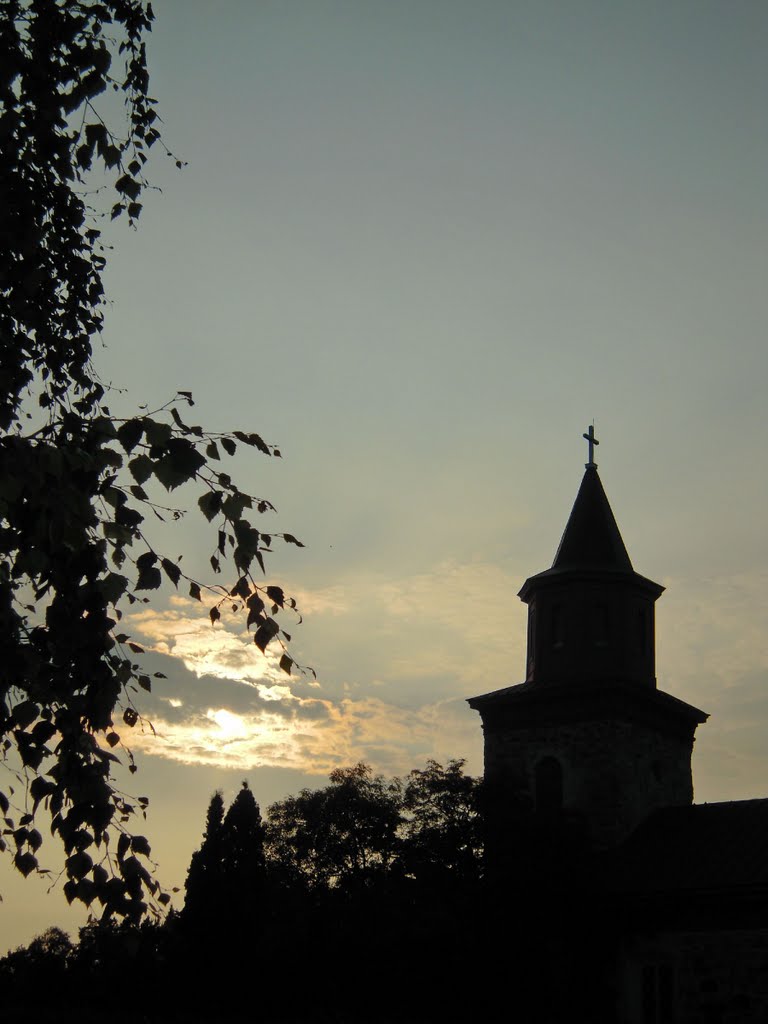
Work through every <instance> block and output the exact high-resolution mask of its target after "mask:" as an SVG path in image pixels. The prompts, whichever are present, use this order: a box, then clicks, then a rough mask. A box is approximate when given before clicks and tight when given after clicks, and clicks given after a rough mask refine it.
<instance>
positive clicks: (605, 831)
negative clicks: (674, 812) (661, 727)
mask: <svg viewBox="0 0 768 1024" xmlns="http://www.w3.org/2000/svg"><path fill="white" fill-rule="evenodd" d="M691 751H692V742H691V741H686V740H683V739H680V738H679V737H676V736H672V735H668V734H667V733H664V732H660V731H658V730H655V729H652V728H650V727H648V726H646V725H641V724H637V723H632V722H626V721H611V720H608V721H586V722H568V723H563V724H560V725H541V726H525V727H519V728H515V727H510V726H509V725H505V726H504V728H501V729H498V730H496V729H493V728H491V727H488V726H486V730H485V777H486V779H487V780H488V781H489V782H490V783H496V784H499V785H500V786H503V787H504V789H505V790H508V791H509V792H510V794H511V796H512V797H514V798H515V799H516V800H520V799H521V798H522V802H523V804H525V803H528V805H529V806H531V807H532V808H535V807H536V806H537V766H539V765H540V764H541V762H542V761H543V760H544V759H547V758H554V759H555V760H556V761H557V762H558V763H559V765H560V767H561V769H562V801H563V811H564V812H565V813H566V814H567V815H568V816H570V817H572V818H581V819H583V820H584V822H585V827H586V828H587V829H588V831H589V833H590V835H591V838H592V842H593V845H594V847H595V848H596V849H600V848H605V847H609V846H613V845H616V844H617V843H620V842H622V841H623V840H624V839H625V838H626V837H627V836H628V835H629V833H630V832H631V831H633V829H634V828H635V827H636V826H637V825H639V824H640V822H641V821H643V820H644V819H645V818H646V817H647V816H648V815H649V814H650V813H651V811H653V810H655V809H656V808H658V807H670V806H679V805H686V804H690V803H692V801H693V781H692V777H691ZM538 796H539V798H540V797H541V794H540V793H539V795H538Z"/></svg>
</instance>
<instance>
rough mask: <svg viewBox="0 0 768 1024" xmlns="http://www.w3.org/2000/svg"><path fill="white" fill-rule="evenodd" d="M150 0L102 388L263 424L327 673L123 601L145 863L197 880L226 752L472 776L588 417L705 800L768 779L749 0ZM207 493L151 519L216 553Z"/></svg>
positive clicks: (755, 123)
mask: <svg viewBox="0 0 768 1024" xmlns="http://www.w3.org/2000/svg"><path fill="white" fill-rule="evenodd" d="M153 6H154V9H155V13H156V16H157V20H156V24H155V29H154V31H153V33H152V35H151V37H150V39H149V43H148V59H149V64H150V73H151V80H152V93H153V95H155V96H156V97H157V99H158V100H159V103H160V108H161V112H162V117H163V131H164V139H165V141H166V143H167V145H168V146H169V147H170V148H171V149H172V150H173V152H174V154H175V155H176V156H178V157H179V158H181V159H183V160H184V161H187V166H186V167H184V168H183V170H181V171H178V170H177V169H176V168H175V166H174V163H173V161H171V160H166V159H163V157H162V154H158V157H157V159H156V160H155V164H154V166H153V167H152V175H151V176H152V180H153V181H154V182H155V183H156V184H157V185H158V186H159V190H158V191H156V192H153V193H152V194H151V195H149V196H148V198H147V201H146V205H145V210H144V213H143V215H142V219H141V223H140V225H139V230H138V231H136V232H133V231H131V230H130V229H128V228H127V226H126V227H123V226H120V225H119V222H118V225H116V226H115V228H114V237H113V239H112V240H113V242H114V246H115V248H114V252H113V253H112V255H111V259H110V262H109V266H108V272H107V289H108V294H109V298H110V307H109V310H108V314H107V323H106V329H105V332H104V339H103V340H104V345H105V347H104V349H103V350H102V351H100V352H99V353H98V356H97V365H98V367H99V370H100V372H101V374H102V376H103V378H104V379H105V380H107V381H110V382H112V383H113V385H114V386H115V388H120V389H125V390H124V393H122V392H121V393H115V396H114V401H113V402H112V403H111V405H112V407H113V411H115V412H116V413H120V414H124V415H129V414H130V412H131V411H132V410H134V409H135V408H137V406H138V405H139V404H141V403H148V404H149V406H150V407H154V406H157V405H160V404H162V403H163V402H165V401H166V400H167V399H168V398H170V397H171V396H172V395H173V394H174V393H175V391H176V390H177V389H184V390H190V391H192V392H193V393H194V396H195V400H196V405H195V408H194V410H191V411H190V413H189V418H190V419H192V413H194V414H195V419H194V422H197V423H200V424H202V425H203V426H205V427H206V428H209V429H213V430H228V429H243V430H248V431H250V430H255V431H258V432H259V433H260V434H261V435H262V436H263V437H264V438H265V440H267V441H269V442H271V443H276V444H278V445H279V446H280V449H281V451H282V455H283V458H282V459H281V460H278V459H272V460H269V459H266V458H264V457H263V456H259V455H258V454H254V453H253V451H252V450H251V449H248V450H247V451H241V450H238V452H237V454H236V456H235V457H234V458H233V459H232V460H231V463H232V475H233V477H235V478H236V479H238V480H239V482H240V486H241V487H242V488H243V489H244V490H247V491H250V492H252V493H255V494H258V495H259V496H262V497H265V498H268V499H269V500H270V501H272V502H273V503H274V505H275V506H276V508H277V512H276V513H269V514H268V515H266V516H265V517H264V521H263V522H260V523H259V524H258V525H259V526H260V528H263V529H264V530H272V531H273V532H278V531H287V532H290V533H293V534H295V535H296V536H297V537H299V538H300V539H301V540H302V541H303V543H304V545H305V546H304V547H303V548H296V547H292V546H285V547H282V546H278V545H276V550H275V554H274V556H273V558H272V559H271V560H270V561H269V562H268V566H267V573H268V580H267V582H271V583H279V584H281V585H282V586H284V588H285V590H286V592H288V593H290V594H292V595H293V596H294V597H295V598H296V600H297V602H298V605H299V608H300V610H301V613H302V616H303V622H302V623H301V625H297V627H296V629H295V630H294V629H292V627H291V626H290V625H288V624H287V623H286V627H287V628H288V629H289V631H290V632H292V634H293V645H292V649H293V651H294V653H295V655H296V657H297V658H298V660H299V661H300V662H302V663H304V664H308V665H311V666H313V668H314V669H315V671H316V672H317V681H316V682H315V681H314V680H313V679H312V678H311V677H296V676H292V677H291V678H290V679H289V678H288V677H286V676H285V675H284V674H283V673H281V672H280V671H279V670H278V669H277V666H276V663H275V658H274V657H268V658H264V657H262V656H261V655H260V653H259V652H258V650H257V649H256V648H255V647H254V645H253V643H252V642H249V638H248V636H247V634H246V633H245V631H244V629H243V623H242V621H241V620H240V619H238V618H237V617H236V616H225V617H224V618H223V620H222V622H221V623H219V624H217V626H216V627H215V628H213V627H212V626H211V624H210V621H209V620H208V618H207V615H206V613H205V609H202V610H201V608H200V606H199V605H198V604H197V602H192V601H190V600H188V599H187V598H186V597H185V596H184V594H183V593H178V594H177V593H175V592H173V590H172V588H171V589H170V590H169V591H163V592H162V593H161V594H160V595H159V596H158V598H157V600H153V602H152V604H151V605H150V606H146V607H144V609H143V610H142V611H140V612H138V613H136V614H135V615H134V616H133V617H132V619H131V621H130V627H131V631H132V633H133V635H134V636H135V637H136V638H137V639H139V640H141V641H142V642H143V643H144V644H145V646H146V647H147V650H148V651H149V652H150V653H148V655H147V657H146V663H147V665H148V667H149V668H151V669H152V670H153V671H155V670H157V671H162V672H164V673H165V675H166V676H167V680H164V681H158V685H157V687H156V689H155V690H154V692H153V693H152V694H151V695H147V696H146V700H144V703H143V704H142V710H143V711H144V712H145V713H146V715H147V717H148V718H149V719H151V721H152V723H153V725H154V728H155V733H156V735H153V734H152V733H151V731H150V730H148V729H147V730H145V731H144V733H141V732H140V731H139V730H138V728H137V729H136V730H134V733H133V735H132V736H131V737H130V745H131V747H132V749H133V751H134V753H135V756H136V759H137V763H138V765H139V772H138V773H137V775H136V776H133V777H131V776H127V775H126V777H125V779H123V778H122V776H121V777H120V779H119V781H120V784H121V785H124V786H125V788H126V790H127V791H128V792H131V793H134V794H136V795H147V796H148V797H149V798H150V805H149V815H148V821H147V823H146V827H145V831H146V834H147V836H148V837H149V839H150V841H151V843H152V847H153V854H154V856H155V858H156V860H157V862H158V869H157V871H158V877H159V878H160V879H161V880H162V882H163V883H164V884H165V885H167V886H168V887H172V886H177V887H183V882H184V877H185V873H186V868H187V866H188V863H189V858H190V856H191V854H192V852H193V850H194V849H195V848H196V847H197V846H198V845H199V843H200V839H201V835H202V830H203V825H204V818H205V811H206V808H207V804H208V801H209V799H210V796H211V794H212V793H213V792H214V790H215V789H217V788H220V789H222V790H223V791H224V794H225V798H226V799H227V800H229V799H231V798H232V797H233V796H234V794H235V792H236V791H237V789H238V788H239V785H240V782H241V780H242V779H248V781H249V783H250V785H251V788H252V789H253V791H254V793H255V795H256V798H257V799H258V800H259V802H260V804H261V805H262V808H266V807H267V806H268V805H269V804H270V803H271V802H273V801H275V800H278V799H280V798H281V797H284V796H286V795H288V794H289V793H294V792H297V791H298V790H299V789H301V788H302V787H304V786H309V787H317V786H320V785H323V784H324V783H325V781H326V779H327V774H328V772H329V771H331V770H332V769H333V768H334V767H337V766H339V765H349V764H353V763H355V762H356V761H358V760H365V761H367V762H369V763H370V764H371V765H373V767H374V768H375V769H376V770H377V771H379V772H382V773H384V774H386V775H391V774H403V773H405V772H407V771H409V770H410V769H411V768H415V767H420V766H423V764H424V762H425V760H426V759H427V758H429V757H434V758H437V759H438V760H441V761H445V760H447V759H448V758H452V757H463V758H466V760H467V767H468V770H470V771H471V772H473V773H474V774H480V773H481V771H482V736H481V730H480V723H479V718H478V716H477V714H476V713H475V712H473V711H471V710H470V709H469V708H468V707H467V706H466V704H465V699H466V698H467V697H470V696H473V695H476V694H478V693H483V692H486V691H488V690H492V689H497V688H499V687H502V686H506V685H511V684H513V683H516V682H520V681H521V680H522V679H523V677H524V663H525V651H524V644H525V608H524V606H523V605H522V604H521V602H520V601H519V600H518V598H517V596H516V595H517V592H518V590H519V589H520V586H521V585H522V583H523V581H524V580H525V579H526V577H528V576H530V575H533V574H534V573H536V572H539V571H541V570H543V569H545V568H547V567H548V566H549V565H550V564H551V562H552V559H553V557H554V554H555V551H556V549H557V545H558V542H559V539H560V536H561V534H562V531H563V528H564V526H565V523H566V520H567V518H568V514H569V511H570V508H571V505H572V503H573V499H574V497H575V495H576V492H577V489H578V486H579V483H580V479H581V475H582V473H583V466H584V463H585V461H586V457H587V452H586V443H585V442H584V441H583V440H582V437H581V435H582V433H583V432H584V431H585V430H586V428H587V426H588V424H589V423H591V422H592V421H594V423H595V431H596V435H597V437H598V438H599V440H600V445H599V447H598V448H597V450H596V460H597V462H598V464H599V469H600V474H601V478H602V481H603V484H604V486H605V489H606V492H607V494H608V497H609V499H610V501H611V504H612V507H613V510H614V513H615V516H616V519H617V521H618V524H619V527H620V529H621V532H622V535H623V538H624V541H625V544H626V546H627V549H628V551H629V554H630V557H631V558H632V561H633V564H634V567H635V569H636V570H637V571H638V572H640V573H642V574H643V575H645V576H648V577H650V578H651V579H654V580H657V581H658V582H659V583H661V584H663V586H664V587H665V588H666V592H665V593H664V595H663V596H662V598H661V599H660V601H659V602H658V605H657V672H658V682H659V686H660V687H661V688H662V689H664V690H666V691H668V692H671V693H673V694H674V695H676V696H678V697H680V698H682V699H684V700H686V701H688V702H690V703H692V704H694V705H695V706H697V707H700V708H702V709H703V710H704V711H706V712H708V713H709V714H710V716H711V717H710V720H709V721H708V722H707V723H706V724H705V725H703V726H701V727H700V728H699V731H698V737H697V741H696V746H695V752H694V759H693V768H694V787H695V799H696V800H697V802H703V801H716V800H731V799H740V798H747V797H754V796H766V795H768V750H767V749H766V743H765V736H766V730H767V729H768V654H767V653H766V644H765V635H766V610H767V608H768V552H767V550H766V544H765V541H764V532H765V523H766V520H767V519H768V474H767V473H766V460H765V444H766V414H765V396H764V390H765V381H766V371H767V370H768V346H766V343H765V329H766V324H768V288H767V287H766V281H767V280H768V231H767V230H766V229H767V228H768V187H767V185H766V182H767V181H768V177H767V175H766V172H767V171H768V124H766V121H767V120H768V103H766V97H768V64H766V61H765V53H766V51H768V7H766V5H765V4H764V3H763V2H762V0H731V2H729V3H724V2H722V0H719V2H711V0H675V2H674V3H670V2H669V0H660V2H655V0H644V2H643V3H629V2H625V3H616V2H612V0H611V2H609V0H581V2H580V3H578V4H574V3H573V2H572V0H545V2H541V0H535V2H534V0H532V2H523V0H473V2H472V3H468V2H466V0H462V2H459V0H387V2H383V0H354V2H352V0H346V2H345V0H259V2H258V3H254V2H252V0H227V2H226V3H220V4H210V3H208V2H202V0H157V2H156V3H154V4H153ZM241 447H242V446H241ZM196 498H197V494H196V493H195V492H194V491H192V492H190V493H189V494H183V495H182V496H181V497H180V498H179V499H178V500H179V501H184V502H186V504H187V505H188V506H189V507H191V508H193V507H194V504H195V501H196ZM174 501H176V497H174ZM197 519H199V517H196V516H195V515H194V513H190V515H189V516H187V517H185V518H184V519H183V520H182V521H181V522H180V523H177V524H174V525H173V527H172V528H171V529H170V530H169V531H166V533H165V534H163V535H161V542H162V543H163V544H164V545H165V546H166V549H167V550H168V551H169V552H171V553H172V554H179V553H182V552H183V554H184V559H185V562H184V564H185V565H186V566H187V571H188V572H190V573H192V572H193V571H194V572H196V573H199V574H200V576H201V577H202V578H205V579H207V578H209V576H210V571H209V572H208V574H207V575H206V566H207V560H208V557H209V555H210V554H211V550H212V548H213V546H214V544H215V537H214V536H212V534H211V531H210V529H206V528H205V524H204V523H201V522H198V521H197ZM163 538H165V539H163ZM171 549H172V550H171ZM126 739H127V737H126ZM50 846H51V848H50V849H49V851H48V854H47V856H48V858H49V861H48V862H49V863H50V864H51V865H52V866H54V867H55V865H56V852H55V850H54V848H53V845H52V844H50ZM44 850H45V847H44ZM55 877H56V875H55V872H54V874H53V875H52V876H49V878H48V880H45V879H41V878H30V879H28V880H27V881H22V880H21V878H20V877H19V876H17V875H15V874H14V873H13V872H12V871H11V869H10V867H9V866H8V864H7V863H6V861H5V859H3V860H2V861H0V892H1V893H2V895H3V898H4V903H3V904H2V906H0V949H5V948H8V947H13V946H15V945H18V944H19V943H21V942H28V941H29V940H30V939H31V938H32V937H33V936H34V935H35V934H38V933H39V932H40V931H42V930H43V929H44V928H45V927H47V926H48V925H50V924H59V925H61V926H62V927H65V928H67V929H68V930H70V931H71V932H73V933H74V932H76V929H77V927H78V926H79V925H80V924H82V923H84V920H85V914H84V913H83V912H82V911H80V910H79V909H75V908H68V907H67V906H66V902H65V900H64V898H63V896H62V894H61V884H62V880H61V879H59V880H58V882H56V881H55ZM51 885H53V887H52V891H50V892H48V891H47V890H48V889H49V887H51Z"/></svg>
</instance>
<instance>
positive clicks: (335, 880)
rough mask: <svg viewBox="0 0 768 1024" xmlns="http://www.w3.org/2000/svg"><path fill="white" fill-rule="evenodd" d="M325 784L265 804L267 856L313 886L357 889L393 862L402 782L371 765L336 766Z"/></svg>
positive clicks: (384, 871) (397, 847) (376, 876)
mask: <svg viewBox="0 0 768 1024" xmlns="http://www.w3.org/2000/svg"><path fill="white" fill-rule="evenodd" d="M330 782H331V784H330V786H327V787H326V788H325V789H318V790H309V789H303V790H302V791H301V792H300V793H299V794H298V795H297V796H290V797H288V798H287V799H285V800H280V801H278V802H277V803H274V804H272V805H271V806H270V808H269V817H268V823H267V849H268V855H269V858H270V860H271V861H274V862H276V863H278V864H280V865H282V867H283V869H284V870H287V871H288V872H289V873H291V874H292V875H293V877H294V878H295V879H297V880H300V881H302V882H303V883H305V884H307V885H309V886H310V887H312V888H340V889H346V890H353V891H356V890H359V889H360V888H362V887H365V886H366V885H369V884H370V883H371V882H372V881H374V880H376V879H377V878H380V877H381V875H382V874H384V873H386V872H387V871H388V870H389V869H390V868H391V866H392V865H393V863H394V862H395V860H396V858H397V854H398V850H399V828H400V826H401V824H402V815H401V786H400V781H399V780H398V779H393V780H391V781H390V782H387V781H386V780H385V779H384V777H383V776H381V775H374V774H373V771H372V769H371V767H370V765H367V764H363V763H359V764H356V765H354V766H353V767H351V768H336V769H335V770H334V771H332V772H331V774H330Z"/></svg>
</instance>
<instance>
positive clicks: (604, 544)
mask: <svg viewBox="0 0 768 1024" xmlns="http://www.w3.org/2000/svg"><path fill="white" fill-rule="evenodd" d="M552 569H557V570H562V569H612V570H616V571H619V572H632V563H631V561H630V559H629V555H628V554H627V549H626V548H625V547H624V541H623V540H622V539H621V534H620V533H619V528H618V526H617V525H616V520H615V518H614V516H613V512H612V511H611V506H610V504H609V503H608V498H607V497H606V495H605V491H604V490H603V485H602V483H601V482H600V477H599V475H598V472H597V466H595V465H594V464H592V463H590V464H589V465H587V467H586V471H585V473H584V477H583V479H582V481H581V487H579V493H578V494H577V495H576V501H575V502H574V503H573V509H572V510H571V515H570V517H569V519H568V524H567V525H566V527H565V532H564V533H563V537H562V540H561V541H560V546H559V547H558V549H557V554H556V555H555V560H554V562H553V563H552Z"/></svg>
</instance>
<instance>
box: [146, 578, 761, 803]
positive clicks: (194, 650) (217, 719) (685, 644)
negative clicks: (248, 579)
mask: <svg viewBox="0 0 768 1024" xmlns="http://www.w3.org/2000/svg"><path fill="white" fill-rule="evenodd" d="M522 579H523V574H522V573H520V574H517V573H513V572H511V571H509V570H508V569H503V568H500V567H498V566H493V565H490V564H487V563H480V562H478V563H470V564H467V565H460V564H457V563H451V562H444V563H441V564H439V565H437V566H435V567H434V569H433V570H432V571H430V572H424V573H419V574H416V575H414V576H411V577H404V578H400V579H397V580H393V579H388V578H383V577H381V576H378V577H362V576H357V577H348V578H346V579H344V580H343V581H342V582H340V583H339V584H338V585H337V586H334V587H332V588H326V589H320V590H319V591H317V592H316V593H314V592H310V591H307V590H305V591H303V593H302V595H301V596H302V601H303V604H304V606H305V607H311V608H313V609H314V611H313V614H312V615H311V616H310V618H309V620H308V621H307V625H306V634H304V631H303V630H302V640H304V641H305V642H306V644H307V646H308V647H309V648H311V649H312V658H313V662H315V663H316V664H317V665H319V666H320V667H321V668H322V670H323V671H322V674H321V681H322V687H321V688H319V689H318V688H317V687H313V686H310V685H309V684H308V682H307V681H306V680H303V679H302V678H300V677H298V676H295V675H292V676H291V677H288V676H286V675H285V673H283V672H281V671H280V669H279V666H278V658H279V653H280V652H279V651H275V652H273V651H272V650H271V649H270V648H268V649H267V655H266V656H265V655H263V654H262V653H261V652H260V651H259V650H258V649H257V648H256V647H255V646H254V644H253V641H252V637H250V636H249V635H248V633H247V631H245V630H244V629H242V628H241V627H242V622H241V620H240V619H238V618H237V617H236V616H234V615H233V616H231V617H230V616H224V618H223V619H222V621H221V622H219V623H217V624H216V626H215V627H213V626H211V624H210V621H209V620H208V619H207V618H206V617H205V615H204V610H202V611H203V614H202V615H201V608H200V605H199V604H198V603H196V602H192V601H188V600H186V599H184V598H176V599H175V600H174V602H173V603H172V605H171V606H170V607H169V608H168V609H166V610H165V611H161V612H150V611H142V612H139V613H137V614H136V615H134V616H132V617H131V620H130V621H131V629H132V630H133V631H135V632H136V633H140V634H141V636H142V637H143V638H145V643H146V646H147V647H148V648H151V650H152V651H153V652H154V653H153V654H152V655H151V656H150V655H148V656H147V657H154V658H155V659H157V660H158V661H161V662H162V668H163V671H164V672H165V674H166V675H167V676H168V679H167V680H165V681H163V683H162V684H158V686H157V687H156V692H155V693H154V694H153V695H151V696H149V695H147V697H148V700H149V706H150V708H151V714H152V715H153V716H154V717H152V721H153V723H154V725H155V728H156V730H157V732H158V733H159V736H158V738H157V739H156V740H155V739H152V738H151V737H149V736H138V737H137V739H136V742H134V741H133V736H131V740H130V742H131V744H132V745H133V746H137V747H139V748H141V749H142V750H144V751H146V752H147V753H149V754H152V755H153V756H162V757H166V758H170V759H172V760H174V761H182V762H185V763H197V764H207V765H220V766H222V767H233V768H238V769H241V770H247V769H249V768H251V767H254V766H257V765H272V766H282V767H291V768H297V769H300V770H303V771H308V772H313V773H317V772H326V771H328V770H330V769H331V768H333V767H335V766H338V765H340V764H349V763H352V762H354V761H356V760H360V759H362V760H368V761H371V762H372V763H374V764H375V766H376V767H377V769H378V770H381V771H392V772H402V771H405V770H408V768H410V767H413V766H414V765H416V764H417V763H419V762H420V761H423V759H424V758H426V757H437V758H438V760H440V759H445V758H447V757H455V756H468V757H469V758H470V762H471V764H472V770H474V771H480V769H481V763H480V751H481V746H482V736H481V730H480V723H479V720H478V718H477V715H476V714H475V713H474V712H471V711H470V710H469V709H468V708H467V707H466V705H465V704H464V698H465V697H467V696H471V695H474V694H477V693H482V692H486V691H488V690H492V689H496V688H498V687H501V686H505V685H509V684H512V683H515V682H519V681H520V679H521V677H522V673H523V665H524V653H525V652H524V648H525V633H526V630H525V616H526V609H525V607H524V606H523V605H522V604H521V603H520V601H519V600H518V598H517V591H518V589H519V587H520V585H521V582H522ZM664 582H665V584H666V586H667V592H666V594H665V595H664V598H663V599H662V601H660V602H659V605H658V638H659V643H658V672H659V685H660V687H661V688H662V689H665V690H667V691H668V692H670V693H673V694H674V695H676V696H678V697H680V698H682V699H683V700H687V701H689V702H690V703H692V704H694V705H696V706H698V707H701V708H703V710H704V711H707V712H709V713H710V714H711V718H710V721H709V722H708V723H707V724H706V726H704V727H703V728H702V729H701V730H700V732H699V738H698V740H697V745H696V749H697V758H696V761H697V769H696V770H697V793H698V794H699V796H700V797H703V798H704V799H712V798H718V799H724V798H725V797H726V796H727V795H730V796H731V797H735V796H739V795H743V793H744V786H743V783H744V781H745V780H746V779H748V778H750V777H751V778H761V779H764V778H766V777H767V776H768V754H764V753H763V751H762V744H761V743H760V742H758V740H757V739H756V737H757V736H758V734H759V733H760V730H761V729H762V728H764V726H765V723H766V722H768V699H767V698H766V697H765V694H766V693H768V653H766V648H765V646H764V643H763V632H764V624H765V620H766V612H768V577H766V575H765V574H763V575H760V574H759V573H755V574H749V575H742V576H727V577H726V576H722V577H718V578H710V579H698V578H693V577H691V578H681V579H668V580H665V581H664ZM292 592H294V591H292ZM295 592H297V593H298V590H296V591H295ZM142 696H143V695H142ZM126 738H127V737H126ZM717 765H719V766H720V771H719V772H718V770H717V769H716V768H715V767H714V766H717ZM763 788H764V787H763Z"/></svg>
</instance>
